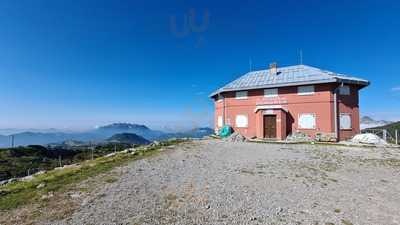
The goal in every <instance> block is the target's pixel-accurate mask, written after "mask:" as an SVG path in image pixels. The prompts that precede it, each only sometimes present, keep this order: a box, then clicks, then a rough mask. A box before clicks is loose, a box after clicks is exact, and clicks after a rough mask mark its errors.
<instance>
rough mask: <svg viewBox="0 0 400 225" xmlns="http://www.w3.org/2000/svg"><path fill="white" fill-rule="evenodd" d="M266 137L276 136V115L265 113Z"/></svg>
mask: <svg viewBox="0 0 400 225" xmlns="http://www.w3.org/2000/svg"><path fill="white" fill-rule="evenodd" d="M264 138H276V115H264Z"/></svg>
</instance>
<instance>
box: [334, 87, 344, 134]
mask: <svg viewBox="0 0 400 225" xmlns="http://www.w3.org/2000/svg"><path fill="white" fill-rule="evenodd" d="M341 86H343V82H342V83H341V84H340V85H339V86H338V87H336V88H335V90H333V114H334V116H335V138H336V140H337V141H339V126H338V118H339V110H338V99H337V94H338V91H339V88H340V87H341Z"/></svg>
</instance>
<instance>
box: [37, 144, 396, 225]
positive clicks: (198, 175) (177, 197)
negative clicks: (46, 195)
mask: <svg viewBox="0 0 400 225" xmlns="http://www.w3.org/2000/svg"><path fill="white" fill-rule="evenodd" d="M399 175H400V154H399V150H397V152H396V151H395V150H393V149H376V148H366V149H362V148H347V147H333V146H317V145H315V146H313V145H274V144H258V143H227V142H223V141H217V140H204V141H196V142H193V143H190V144H183V145H179V146H178V147H176V149H174V150H168V151H167V152H164V153H163V154H160V155H159V156H157V157H154V158H150V159H144V160H140V161H136V162H133V163H131V164H129V165H128V166H125V167H122V168H118V169H116V170H114V171H113V172H112V174H111V175H110V176H112V179H111V178H110V179H111V180H110V182H107V184H106V185H103V186H101V187H98V188H97V189H96V191H95V193H94V194H92V195H90V196H82V198H79V196H77V199H78V200H79V201H80V204H81V206H80V207H79V209H78V210H77V211H75V213H74V214H73V215H72V216H70V217H69V218H67V219H64V220H62V221H57V222H55V221H48V222H46V223H44V224H345V225H350V224H363V225H365V224H385V225H390V224H400V213H399V209H400V194H399V193H400V179H399V177H400V176H399Z"/></svg>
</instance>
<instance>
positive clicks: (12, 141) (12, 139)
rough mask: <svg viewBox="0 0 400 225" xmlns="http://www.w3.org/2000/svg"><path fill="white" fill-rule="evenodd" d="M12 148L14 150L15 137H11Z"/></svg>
mask: <svg viewBox="0 0 400 225" xmlns="http://www.w3.org/2000/svg"><path fill="white" fill-rule="evenodd" d="M11 148H14V135H11Z"/></svg>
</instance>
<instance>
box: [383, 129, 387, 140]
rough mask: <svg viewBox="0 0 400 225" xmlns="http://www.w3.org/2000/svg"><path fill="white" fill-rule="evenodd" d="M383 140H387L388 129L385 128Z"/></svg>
mask: <svg viewBox="0 0 400 225" xmlns="http://www.w3.org/2000/svg"><path fill="white" fill-rule="evenodd" d="M383 140H385V141H387V130H383Z"/></svg>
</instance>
